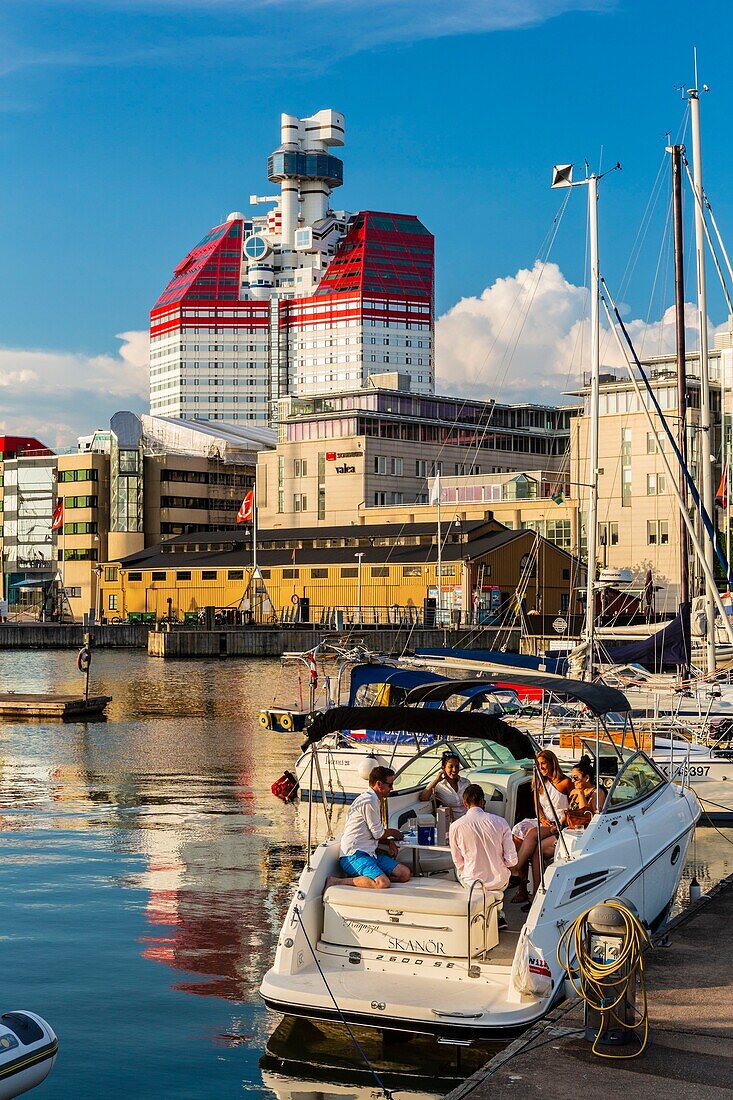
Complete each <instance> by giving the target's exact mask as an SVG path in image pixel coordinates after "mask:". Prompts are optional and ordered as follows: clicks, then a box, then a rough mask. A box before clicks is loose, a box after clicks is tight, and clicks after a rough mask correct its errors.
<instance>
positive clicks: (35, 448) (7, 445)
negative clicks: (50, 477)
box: [0, 435, 55, 459]
mask: <svg viewBox="0 0 733 1100" xmlns="http://www.w3.org/2000/svg"><path fill="white" fill-rule="evenodd" d="M54 453H55V452H54V451H52V450H51V448H50V447H47V446H46V444H45V443H41V441H40V439H36V438H35V436H32V435H0V458H3V459H7V458H20V457H21V456H22V455H25V456H26V457H31V456H32V457H34V458H38V457H39V456H42V455H52V454H54Z"/></svg>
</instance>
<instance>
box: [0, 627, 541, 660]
mask: <svg viewBox="0 0 733 1100" xmlns="http://www.w3.org/2000/svg"><path fill="white" fill-rule="evenodd" d="M498 634H499V632H497V631H496V630H495V629H486V628H484V629H475V628H470V629H467V630H455V629H453V630H447V631H442V630H426V629H423V628H408V627H405V628H401V627H385V628H382V629H380V628H378V627H377V628H368V627H364V628H363V629H361V630H359V629H356V630H353V629H352V630H351V631H350V632H349V633H348V634H336V633H334V631H332V630H328V629H326V628H324V627H322V626H318V625H317V624H313V625H310V626H291V627H281V626H277V625H275V626H232V627H228V626H223V627H217V628H215V629H214V630H205V629H203V628H202V627H200V626H199V627H196V626H193V627H188V626H184V625H180V626H179V625H173V627H172V628H171V629H167V628H166V627H165V626H164V627H163V628H162V629H152V628H151V627H149V626H148V625H147V624H146V623H115V624H108V625H103V626H95V628H94V646H95V648H96V649H147V651H148V653H149V654H150V656H152V657H172V658H191V657H280V656H282V654H283V653H286V652H290V653H301V652H304V651H305V650H308V649H312V648H313V646H315V645H317V644H318V643H319V642H320V641H324V640H327V641H333V642H334V643H335V644H339V645H343V646H344V647H347V648H351V647H353V646H356V645H362V646H364V648H365V649H368V650H369V651H370V652H372V653H383V654H394V655H399V654H402V653H405V652H407V653H410V652H414V650H415V649H416V648H422V647H425V646H442V645H450V646H457V647H460V648H465V647H469V648H476V649H492V648H495V647H496V646H497V644H501V645H502V646H504V645H506V641H507V631H505V630H504V631H501V639H500V640H499V637H498ZM83 643H84V627H83V626H82V624H81V623H64V624H58V623H2V624H0V650H1V649H79V648H80V647H81V646H82V645H83ZM518 646H519V632H518V631H514V632H510V637H509V646H508V648H509V650H517V649H518Z"/></svg>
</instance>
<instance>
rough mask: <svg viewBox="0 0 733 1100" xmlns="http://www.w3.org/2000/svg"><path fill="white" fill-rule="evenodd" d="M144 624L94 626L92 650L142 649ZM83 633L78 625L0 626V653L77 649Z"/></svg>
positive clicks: (143, 646) (146, 634)
mask: <svg viewBox="0 0 733 1100" xmlns="http://www.w3.org/2000/svg"><path fill="white" fill-rule="evenodd" d="M148 629H149V628H148V626H147V624H145V623H115V624H114V625H112V624H110V625H109V626H95V628H94V648H95V649H145V647H146V645H147V644H148ZM84 634H85V630H84V627H83V626H82V624H81V623H0V649H80V648H81V647H82V646H83V645H84Z"/></svg>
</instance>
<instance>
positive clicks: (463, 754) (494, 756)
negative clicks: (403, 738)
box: [393, 738, 518, 791]
mask: <svg viewBox="0 0 733 1100" xmlns="http://www.w3.org/2000/svg"><path fill="white" fill-rule="evenodd" d="M446 751H449V752H454V753H456V754H457V756H458V758H459V760H460V761H461V766H462V768H463V769H464V770H465V769H468V768H470V769H473V768H491V767H506V766H507V765H510V766H512V765H514V766H515V765H517V764H518V761H517V759H516V757H514V756H512V754H511V752H510V751H509V749H507V748H505V747H504V746H503V745H498V744H496V742H495V741H484V740H482V739H475V740H474V739H471V738H466V739H463V738H462V739H460V740H456V741H450V740H445V741H440V742H439V743H438V744H436V745H431V746H430V748H429V749H426V750H425V751H424V752H421V753H419V754H418V755H417V756H413V758H412V759H411V760H409V761H408V762H407V763H406V764H405V765H404V767H402V768H400V769H399V771H398V772H397V775H396V776H395V781H394V788H393V789H394V790H395V791H407V790H411V789H412V788H413V787H424V786H425V785H426V783H428V782H429V781H430V780H431V779H432V778H433V776H434V775H435V774H436V772H437V771H438V770H439V769H440V765H441V759H442V756H443V753H444V752H446Z"/></svg>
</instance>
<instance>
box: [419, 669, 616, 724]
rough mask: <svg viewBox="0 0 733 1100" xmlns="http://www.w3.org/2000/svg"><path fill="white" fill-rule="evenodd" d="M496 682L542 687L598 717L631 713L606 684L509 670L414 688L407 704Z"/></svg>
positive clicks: (460, 692)
mask: <svg viewBox="0 0 733 1100" xmlns="http://www.w3.org/2000/svg"><path fill="white" fill-rule="evenodd" d="M496 680H498V681H499V682H500V683H502V684H506V685H507V686H509V687H532V688H542V690H543V691H546V692H548V693H550V694H552V695H555V696H557V698H559V699H577V700H578V701H579V702H581V703H584V704H585V705H586V706H587V708H588V710H589V711H591V713H592V714H595V715H597V716H598V717H602V716H603V715H604V714H611V713H614V712H621V713H625V712H626V711H628V710H631V703H630V702H629V700H628V699H627V698H626V696H625V695H624V693H623V692H622V691H619V690H618V688H612V687H607V686H606V684H588V683H586V682H585V680H566V679H564V678H563V677H561V676H543V675H542V674H541V673H534V674H532V675H530V674H528V673H524V672H517V673H515V672H514V671H513V670H512V669H509V668H508V669H507V670H506V673H504V672H493V671H492V672H486V673H484V676H483V677H482V678H481V679H480V680H453V681H449V682H447V683H445V682H444V683H435V684H433V685H432V686H431V685H430V684H426V685H425V686H424V687H416V688H413V690H412V691H411V692H410V694H409V696H408V699H409V702H410V704H411V705H414V704H416V703H424V702H426V701H427V700H428V699H429V700H430V702H436V701H437V700H438V699H447V698H449V697H450V696H451V695H465V694H467V692H468V690H469V689H470V688H474V687H477V686H479V685H483V687H484V688H487V689H490V688H491V683H492V681H496Z"/></svg>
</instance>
